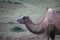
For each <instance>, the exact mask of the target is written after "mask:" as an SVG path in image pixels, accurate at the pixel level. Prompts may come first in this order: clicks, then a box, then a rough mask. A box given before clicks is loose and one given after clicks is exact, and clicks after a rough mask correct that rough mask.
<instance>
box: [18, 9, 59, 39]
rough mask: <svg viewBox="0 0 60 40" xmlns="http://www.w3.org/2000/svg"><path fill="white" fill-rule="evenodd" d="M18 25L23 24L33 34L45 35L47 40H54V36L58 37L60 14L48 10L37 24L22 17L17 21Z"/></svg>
mask: <svg viewBox="0 0 60 40" xmlns="http://www.w3.org/2000/svg"><path fill="white" fill-rule="evenodd" d="M17 22H18V23H20V24H25V26H26V27H27V29H28V30H29V31H30V32H32V33H34V34H41V33H45V34H46V38H47V40H49V38H51V40H55V35H58V34H59V35H60V12H59V11H58V10H56V9H53V8H48V10H47V12H46V14H45V16H44V17H43V18H42V19H41V20H40V22H39V23H33V22H32V20H31V19H30V18H29V16H22V17H20V18H18V19H17Z"/></svg>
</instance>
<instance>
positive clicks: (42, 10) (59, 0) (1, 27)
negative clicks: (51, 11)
mask: <svg viewBox="0 0 60 40" xmlns="http://www.w3.org/2000/svg"><path fill="white" fill-rule="evenodd" d="M47 7H51V8H56V9H59V10H60V0H0V35H3V36H4V37H24V36H28V35H30V36H32V35H34V34H32V33H31V32H29V31H28V30H27V28H26V27H25V25H22V24H19V23H17V22H16V20H17V18H19V17H20V16H26V15H28V16H30V19H31V20H32V21H33V22H34V23H36V22H39V20H40V19H41V18H42V17H43V16H44V14H46V11H47ZM34 36H35V35H34ZM36 36H37V35H36ZM41 37H42V36H41ZM42 39H43V37H42ZM26 40H27V39H26Z"/></svg>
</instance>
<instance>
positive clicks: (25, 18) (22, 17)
mask: <svg viewBox="0 0 60 40" xmlns="http://www.w3.org/2000/svg"><path fill="white" fill-rule="evenodd" d="M28 21H29V16H21V17H20V18H19V19H17V22H18V23H20V24H25V23H27V22H28Z"/></svg>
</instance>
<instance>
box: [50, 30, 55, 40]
mask: <svg viewBox="0 0 60 40" xmlns="http://www.w3.org/2000/svg"><path fill="white" fill-rule="evenodd" d="M50 38H51V39H52V40H55V33H54V31H52V32H50Z"/></svg>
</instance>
